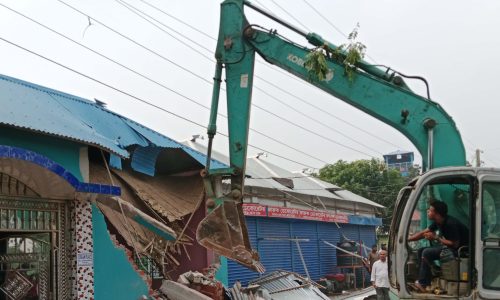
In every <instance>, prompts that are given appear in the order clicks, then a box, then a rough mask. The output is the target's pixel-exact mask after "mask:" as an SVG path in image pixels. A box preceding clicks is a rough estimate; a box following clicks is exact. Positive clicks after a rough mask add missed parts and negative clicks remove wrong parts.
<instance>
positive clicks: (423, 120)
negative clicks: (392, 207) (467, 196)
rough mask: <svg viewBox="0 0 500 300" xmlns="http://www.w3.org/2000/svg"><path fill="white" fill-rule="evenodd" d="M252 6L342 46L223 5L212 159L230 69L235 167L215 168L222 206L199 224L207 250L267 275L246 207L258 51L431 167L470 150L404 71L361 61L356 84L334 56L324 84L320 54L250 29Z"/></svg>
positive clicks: (237, 2) (458, 161)
mask: <svg viewBox="0 0 500 300" xmlns="http://www.w3.org/2000/svg"><path fill="white" fill-rule="evenodd" d="M245 6H248V7H250V8H252V9H255V10H257V11H259V12H260V13H262V14H264V15H266V16H268V17H270V18H272V19H273V20H275V21H276V22H278V23H280V24H282V25H284V26H286V27H288V28H289V29H291V30H293V31H295V32H296V33H298V34H300V35H302V36H304V37H305V38H306V40H307V41H308V42H309V43H310V44H311V45H312V46H315V47H321V46H325V47H327V48H328V49H336V48H337V46H336V45H334V44H332V43H330V42H328V41H325V40H324V39H323V38H321V37H320V36H319V35H317V34H315V33H305V32H302V31H301V30H300V29H297V28H295V27H294V26H292V25H290V24H288V23H286V22H284V21H282V20H280V19H279V18H277V17H275V16H273V15H272V14H270V13H268V12H266V11H263V10H262V9H260V8H258V7H256V6H255V5H253V4H252V3H250V2H248V1H244V0H226V1H224V2H223V3H222V4H221V17H220V27H219V37H218V43H217V49H216V53H215V57H216V59H217V65H216V72H215V77H214V91H213V95H212V110H211V116H210V122H209V126H208V130H207V131H208V137H209V151H208V162H209V159H210V153H211V146H212V140H213V137H214V135H215V133H216V116H217V110H218V101H219V90H220V82H221V78H222V70H223V68H224V69H225V79H226V92H227V109H228V128H229V154H230V168H228V169H224V170H220V169H219V170H210V168H209V165H208V164H207V166H208V167H207V171H206V172H205V183H206V187H207V196H208V197H209V198H211V199H213V200H214V201H215V204H216V205H217V206H216V208H215V209H214V210H213V211H211V212H210V213H209V214H208V215H207V217H206V218H205V219H204V220H203V221H202V222H201V223H200V225H199V227H198V231H197V239H198V241H199V242H200V243H201V244H202V245H204V246H205V247H207V248H209V249H214V250H215V251H216V252H217V253H219V254H221V255H224V256H226V257H228V258H230V259H233V260H236V261H237V262H239V263H241V264H243V265H245V266H247V267H250V268H252V269H254V270H257V271H263V267H262V266H261V264H260V263H259V258H258V255H257V253H256V252H254V251H253V250H252V249H251V245H250V242H249V239H248V234H247V228H246V224H245V219H244V215H243V210H242V199H243V196H244V189H243V188H244V178H245V162H246V153H247V146H248V129H249V119H250V107H251V98H252V86H253V70H254V62H255V53H258V54H259V55H260V56H261V57H262V58H264V59H265V60H266V61H267V62H269V63H271V64H274V65H276V66H278V67H280V68H282V69H284V70H286V71H288V72H290V73H292V74H294V75H295V76H297V77H299V78H301V79H303V80H305V81H307V82H309V83H311V84H312V85H314V86H316V87H318V88H320V89H322V90H324V91H325V92H327V93H329V94H331V95H332V96H334V97H336V98H338V99H340V100H342V101H345V102H347V103H349V104H351V105H353V106H354V107H356V108H358V109H360V110H362V111H364V112H366V113H367V114H369V115H371V116H373V117H375V118H377V119H379V120H380V121H382V122H384V123H386V124H388V125H390V126H392V127H393V128H395V129H397V130H398V131H400V132H401V133H402V134H403V135H405V136H406V137H407V138H408V139H409V140H410V141H411V142H412V143H413V145H415V147H416V148H417V149H418V151H419V152H420V154H421V155H422V157H423V163H422V165H423V167H424V169H425V170H428V169H430V168H433V167H442V166H464V165H465V150H464V146H463V143H462V140H461V137H460V133H459V132H458V129H457V128H456V126H455V123H454V121H453V120H452V118H451V117H450V116H449V115H448V114H447V113H446V112H445V111H444V110H443V108H442V107H441V106H440V105H439V104H437V103H436V102H434V101H431V100H430V99H428V98H424V97H422V96H419V95H417V94H415V93H414V92H412V91H411V90H410V89H409V88H408V87H407V85H406V84H405V82H404V80H403V79H402V78H401V77H400V76H399V75H398V74H397V73H395V72H394V71H390V70H389V69H388V68H387V70H384V69H380V68H378V67H376V66H372V65H370V64H368V63H367V62H364V61H361V62H359V63H358V64H357V65H356V69H355V70H354V72H355V76H354V78H353V80H350V79H349V78H348V76H346V74H345V66H344V65H343V64H342V62H339V60H338V59H333V58H328V57H327V65H328V68H329V72H328V74H327V76H326V78H325V79H324V80H322V81H320V80H317V79H315V78H314V77H311V76H310V74H309V71H308V69H306V68H305V66H304V63H305V61H306V56H307V54H308V53H310V52H311V51H313V50H311V49H309V48H306V47H305V46H300V45H297V44H295V43H293V42H290V41H289V40H287V39H285V38H283V37H282V36H280V35H279V34H277V32H276V31H272V30H264V29H262V28H261V27H259V26H256V25H250V24H249V23H248V22H247V20H246V18H245V15H244V7H245ZM220 176H223V177H224V176H227V177H230V178H231V192H230V194H229V195H220V194H217V193H216V192H215V190H216V189H215V188H214V186H215V178H220Z"/></svg>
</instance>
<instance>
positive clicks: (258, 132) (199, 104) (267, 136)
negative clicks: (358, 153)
mask: <svg viewBox="0 0 500 300" xmlns="http://www.w3.org/2000/svg"><path fill="white" fill-rule="evenodd" d="M58 1H59V2H61V3H63V4H65V5H67V6H69V7H70V8H72V9H74V10H75V11H77V12H79V13H80V14H82V15H85V16H88V15H87V14H85V13H83V12H81V11H79V10H78V9H76V8H74V7H72V6H70V5H68V4H66V3H64V2H63V1H61V0H58ZM0 5H2V4H0ZM2 6H4V7H6V6H5V5H2ZM6 8H8V7H6ZM8 9H10V8H8ZM10 10H11V11H14V10H12V9H10ZM14 12H15V11H14ZM19 14H20V13H19ZM20 15H22V14H20ZM22 16H24V15H22ZM24 17H27V16H24ZM27 18H28V19H30V20H32V19H31V18H29V17H27ZM90 18H91V19H92V20H93V21H94V22H96V23H98V24H99V25H101V26H104V27H105V28H107V29H108V30H111V31H112V32H114V33H115V34H118V35H119V36H121V37H123V38H125V39H127V40H129V41H130V42H132V43H134V44H136V45H137V46H139V47H141V48H143V49H145V50H147V51H149V52H150V53H153V54H154V55H156V56H158V57H160V58H161V59H164V60H166V61H167V62H170V63H172V64H173V65H175V66H177V67H179V68H181V69H182V70H184V71H186V72H188V73H190V74H191V75H193V76H195V77H197V78H199V79H201V80H203V81H205V82H206V83H208V84H210V85H211V84H212V82H210V81H209V80H207V79H205V78H203V77H202V76H200V75H198V74H196V73H194V72H192V71H191V70H189V69H187V68H184V67H182V66H180V65H179V64H177V63H175V62H173V61H172V60H170V59H168V58H167V57H165V56H163V55H161V54H159V53H158V52H156V51H153V50H151V49H150V48H148V47H145V46H144V45H142V44H140V43H138V42H136V41H135V40H133V39H131V38H129V37H127V36H125V35H124V34H122V33H120V32H118V31H116V30H114V29H113V28H111V27H109V26H107V25H106V24H104V23H102V22H100V21H99V20H97V19H94V18H93V17H90ZM32 21H34V20H32ZM34 22H35V23H37V24H39V25H40V26H43V27H44V28H47V29H48V30H50V31H52V32H54V33H56V34H58V35H60V36H63V37H65V38H66V36H64V35H63V34H60V33H58V32H56V31H54V30H52V29H50V28H49V27H47V26H44V25H43V24H41V23H39V22H36V21H34ZM68 39H69V40H71V41H72V42H75V43H77V44H78V45H80V46H82V47H84V48H86V49H88V50H89V51H92V52H93V53H95V54H97V55H99V56H101V57H103V58H106V59H108V60H110V61H112V62H114V63H116V64H118V65H120V66H121V67H124V68H126V69H127V70H129V71H131V72H133V73H135V74H137V75H139V76H141V77H143V78H145V79H147V80H150V81H151V82H153V83H155V84H158V85H159V86H161V87H163V88H166V89H168V90H169V91H171V92H173V93H175V94H177V95H179V96H181V97H182V98H184V99H186V100H188V101H190V102H192V103H194V104H196V105H198V106H201V107H203V108H205V109H208V110H210V107H208V106H205V105H203V104H201V103H199V102H197V101H195V100H193V99H191V98H189V97H187V96H185V95H183V94H181V93H180V92H178V91H175V90H173V89H171V88H169V87H167V86H165V85H164V84H161V83H159V82H157V81H155V80H153V79H151V78H149V77H147V76H145V75H143V74H141V73H139V72H137V71H135V70H133V69H131V68H129V67H126V66H124V65H123V64H121V63H119V62H116V61H114V60H112V59H111V58H109V57H106V56H104V55H102V54H100V53H99V52H97V51H95V50H92V49H91V48H88V47H86V46H85V45H83V44H81V43H78V42H77V41H74V40H72V39H71V38H68ZM219 115H221V116H223V117H224V118H227V116H225V115H222V114H219ZM250 130H252V131H253V132H255V133H257V134H259V135H262V136H264V137H266V138H268V139H270V140H272V141H274V142H276V143H278V144H280V145H283V146H285V147H287V148H289V149H292V150H294V151H296V152H298V153H301V154H303V155H305V156H307V157H309V158H312V159H314V160H317V161H320V162H322V163H324V164H328V162H326V161H324V160H322V159H320V158H318V157H316V156H313V155H311V154H309V153H306V152H304V151H302V150H299V149H297V148H295V147H292V146H290V145H288V144H286V143H284V142H282V141H280V140H278V139H276V138H273V137H271V136H269V135H267V134H265V133H263V132H261V131H258V130H256V129H252V128H251V129H250ZM249 146H250V145H249ZM252 147H253V148H255V149H258V150H261V151H265V152H268V153H271V154H273V155H275V156H278V157H281V156H280V155H277V154H275V153H272V152H271V151H268V150H265V149H263V148H259V147H257V146H253V145H252ZM282 158H283V157H282ZM293 162H295V161H293ZM300 165H304V164H300ZM308 167H310V166H308ZM316 169H317V168H316Z"/></svg>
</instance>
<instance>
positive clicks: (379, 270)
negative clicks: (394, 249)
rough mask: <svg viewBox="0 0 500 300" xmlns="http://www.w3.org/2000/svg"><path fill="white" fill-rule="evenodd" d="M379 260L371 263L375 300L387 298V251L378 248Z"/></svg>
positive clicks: (387, 299)
mask: <svg viewBox="0 0 500 300" xmlns="http://www.w3.org/2000/svg"><path fill="white" fill-rule="evenodd" d="M378 256H379V260H377V261H376V262H375V263H374V264H373V268H372V274H371V282H372V285H373V287H374V288H375V291H376V292H377V300H389V272H388V269H387V251H386V250H380V253H379V255H378Z"/></svg>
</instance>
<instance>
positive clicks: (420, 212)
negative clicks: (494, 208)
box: [405, 176, 500, 296]
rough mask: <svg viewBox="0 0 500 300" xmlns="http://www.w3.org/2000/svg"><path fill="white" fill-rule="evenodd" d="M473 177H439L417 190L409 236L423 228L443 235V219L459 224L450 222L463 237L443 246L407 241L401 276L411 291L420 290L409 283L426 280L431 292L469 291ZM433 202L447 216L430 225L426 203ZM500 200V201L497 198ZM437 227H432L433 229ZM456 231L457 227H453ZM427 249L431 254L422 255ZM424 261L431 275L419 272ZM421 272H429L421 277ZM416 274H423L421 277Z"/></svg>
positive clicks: (456, 293) (419, 241)
mask: <svg viewBox="0 0 500 300" xmlns="http://www.w3.org/2000/svg"><path fill="white" fill-rule="evenodd" d="M473 189H474V184H473V180H471V179H470V178H467V177H463V176H461V177H458V178H457V177H450V178H439V181H432V182H429V183H427V184H426V185H425V186H424V187H423V188H421V189H420V193H419V195H418V198H417V199H418V200H417V203H416V206H415V208H414V210H413V213H412V215H411V219H410V220H409V224H408V232H409V236H412V235H413V234H415V233H418V232H422V231H423V230H425V229H427V228H430V227H431V228H432V229H433V231H434V232H435V234H436V236H438V237H441V238H445V239H447V238H449V237H446V235H447V234H446V233H445V231H447V232H448V234H452V233H451V232H450V228H451V226H450V227H448V229H446V228H445V227H446V226H447V225H446V224H447V222H449V224H452V223H453V222H455V224H456V223H457V222H458V223H460V224H459V225H452V226H454V227H453V228H460V229H461V234H460V235H459V236H460V237H463V236H465V237H464V238H463V239H462V238H461V239H459V240H458V241H457V246H453V247H451V246H445V245H444V244H443V243H442V242H440V241H439V240H433V239H432V238H431V239H430V240H429V239H426V238H422V239H421V240H418V241H411V242H410V241H409V242H408V244H407V251H408V261H407V264H406V270H405V277H406V282H407V283H408V286H409V289H410V290H411V291H413V292H414V293H422V292H423V291H422V290H421V289H420V288H419V287H418V286H416V285H414V284H413V283H414V282H415V281H417V280H419V281H424V282H426V283H427V284H426V290H427V291H426V292H432V293H434V294H438V295H440V294H446V295H449V296H458V295H460V296H464V295H466V294H468V293H469V292H470V284H469V278H470V275H469V274H470V263H469V259H470V255H469V246H470V245H471V237H470V234H469V233H470V232H471V230H473V226H472V225H471V217H470V216H471V203H472V202H473V201H472V199H473V198H472V197H473ZM434 201H442V202H444V203H445V204H446V207H447V211H448V213H447V218H446V220H447V221H445V222H444V223H443V224H442V225H441V224H440V225H439V226H437V225H432V224H433V223H434V221H433V220H430V219H429V217H428V211H429V210H430V206H431V205H430V204H431V203H432V202H434ZM499 202H500V200H499ZM436 227H437V230H434V229H436ZM454 232H457V230H454ZM426 248H429V250H427V251H426V253H429V252H430V250H431V249H432V250H435V251H436V252H434V254H432V255H423V253H424V250H425V249H426ZM423 256H426V257H433V259H431V260H432V261H428V260H426V259H423ZM424 263H425V264H428V266H429V267H430V271H431V274H429V273H427V272H426V271H422V264H424ZM423 274H429V275H426V276H423ZM420 277H425V279H422V278H420Z"/></svg>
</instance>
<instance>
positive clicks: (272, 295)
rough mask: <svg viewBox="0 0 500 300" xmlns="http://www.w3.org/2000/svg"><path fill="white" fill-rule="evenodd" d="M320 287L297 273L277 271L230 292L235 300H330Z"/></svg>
mask: <svg viewBox="0 0 500 300" xmlns="http://www.w3.org/2000/svg"><path fill="white" fill-rule="evenodd" d="M319 287H320V286H319V285H318V284H316V283H315V282H313V281H311V280H309V279H306V278H304V277H302V276H300V275H298V274H296V273H292V272H288V271H275V272H272V273H269V274H267V275H265V276H263V277H261V278H259V279H255V280H252V281H250V282H249V286H248V287H246V288H242V287H241V284H240V283H239V282H236V283H235V285H234V286H233V288H231V290H230V292H231V296H232V298H233V299H234V300H282V299H283V300H299V299H311V300H329V298H328V297H327V296H326V295H325V294H323V293H322V292H321V291H320V290H319Z"/></svg>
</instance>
